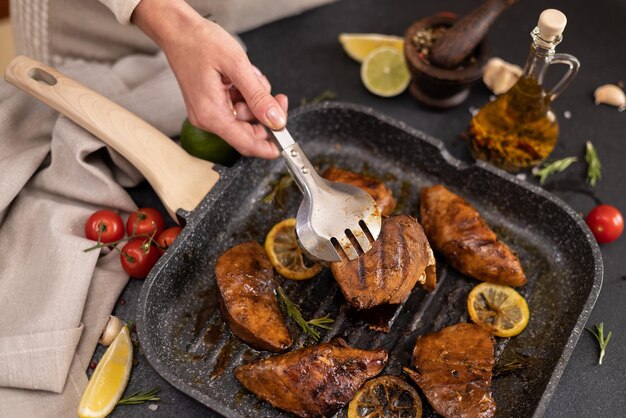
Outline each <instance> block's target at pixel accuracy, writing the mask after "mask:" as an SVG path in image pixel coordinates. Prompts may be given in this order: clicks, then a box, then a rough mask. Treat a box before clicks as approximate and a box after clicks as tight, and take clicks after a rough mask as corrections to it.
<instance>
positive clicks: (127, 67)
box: [0, 54, 186, 418]
mask: <svg viewBox="0 0 626 418" xmlns="http://www.w3.org/2000/svg"><path fill="white" fill-rule="evenodd" d="M59 70H61V71H62V72H64V73H66V74H67V75H69V76H70V77H72V78H75V79H77V80H79V81H80V82H82V83H83V84H85V85H87V86H88V87H90V88H92V89H94V90H96V91H98V92H100V93H101V94H103V95H104V96H107V97H109V98H111V99H113V100H114V101H116V102H117V103H119V104H120V105H122V106H123V107H125V108H127V109H129V110H130V111H132V112H134V113H136V114H137V115H138V116H139V117H141V118H143V119H144V120H146V121H148V122H149V123H151V124H152V125H154V126H155V127H156V128H157V129H159V130H160V131H161V132H163V133H165V134H166V135H170V136H172V135H175V134H177V133H178V132H180V127H181V124H182V121H183V120H184V118H185V116H186V113H185V107H184V102H183V99H182V96H181V94H180V90H179V88H178V85H177V83H176V80H175V78H174V76H173V74H172V73H171V71H170V69H169V66H168V65H167V62H166V60H165V57H164V56H163V55H162V54H159V55H156V56H139V55H135V56H129V57H127V58H124V59H122V60H120V61H118V62H117V63H116V64H115V65H113V66H106V65H100V64H93V63H86V62H80V61H76V62H72V63H68V64H66V65H64V66H63V67H61V68H59ZM141 180H142V176H141V175H140V174H139V173H138V172H137V171H136V170H135V169H134V168H133V167H132V166H131V165H130V164H129V163H128V162H127V161H126V160H125V159H124V158H122V157H121V156H120V155H118V154H117V153H116V152H114V151H112V150H111V149H108V148H107V147H106V146H105V145H104V143H102V142H101V141H100V140H98V139H97V138H95V137H93V136H92V135H91V134H89V133H88V132H86V131H85V130H83V129H82V128H80V127H79V126H77V125H76V124H74V123H73V122H71V121H70V120H69V119H67V118H65V117H61V116H59V114H58V113H56V112H55V111H54V110H52V109H50V108H49V107H48V106H46V105H43V104H41V103H39V102H38V101H36V100H35V99H32V98H31V97H30V96H28V95H27V94H26V93H23V92H20V91H18V89H16V88H14V87H13V86H10V85H8V84H7V83H5V82H0V417H2V418H4V417H7V418H8V417H10V418H13V417H40V416H41V417H44V416H45V417H51V416H54V417H70V416H76V407H77V405H78V402H79V399H80V397H81V396H82V392H83V390H84V389H85V387H86V384H87V377H86V374H85V370H86V369H87V367H88V365H89V362H90V360H91V356H92V355H93V352H94V350H95V347H96V344H97V341H98V339H99V337H100V334H101V333H102V330H103V328H104V326H105V325H106V323H107V321H108V315H109V314H110V312H111V311H112V310H113V307H114V304H115V302H116V300H117V298H118V297H119V295H120V293H121V291H122V290H123V288H124V286H125V284H126V283H127V281H128V276H127V275H126V273H125V272H124V271H123V270H122V268H121V265H120V261H119V254H117V253H116V252H109V253H107V254H104V253H102V254H101V253H100V251H98V250H96V251H91V252H87V253H85V252H83V249H85V248H87V247H90V246H91V245H93V242H91V241H89V240H87V239H86V238H85V237H84V225H85V222H86V220H87V218H88V217H89V215H90V214H91V213H92V212H94V211H96V210H98V209H102V208H110V209H113V210H116V211H119V212H120V214H121V215H122V217H123V218H124V219H125V218H126V217H127V215H128V213H129V212H130V211H132V210H133V209H134V208H135V204H134V203H133V201H132V199H131V198H130V196H129V195H128V194H127V193H126V191H125V190H124V187H131V186H134V185H136V184H138V183H139V182H140V181H141ZM105 252H106V250H105Z"/></svg>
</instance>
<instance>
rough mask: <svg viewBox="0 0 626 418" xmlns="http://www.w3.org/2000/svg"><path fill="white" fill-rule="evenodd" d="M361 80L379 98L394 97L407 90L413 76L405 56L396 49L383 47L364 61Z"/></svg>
mask: <svg viewBox="0 0 626 418" xmlns="http://www.w3.org/2000/svg"><path fill="white" fill-rule="evenodd" d="M361 80H362V81H363V84H365V87H366V88H367V89H368V90H369V91H370V92H372V93H374V94H376V95H377V96H382V97H392V96H397V95H398V94H400V93H402V92H403V91H404V90H405V89H406V88H407V86H408V85H409V82H410V81H411V74H410V73H409V69H408V68H407V66H406V62H405V60H404V54H402V53H401V52H399V51H398V50H397V49H395V48H391V47H388V46H382V47H380V48H376V49H375V50H373V51H372V52H370V53H369V54H368V55H367V57H365V59H364V60H363V64H361Z"/></svg>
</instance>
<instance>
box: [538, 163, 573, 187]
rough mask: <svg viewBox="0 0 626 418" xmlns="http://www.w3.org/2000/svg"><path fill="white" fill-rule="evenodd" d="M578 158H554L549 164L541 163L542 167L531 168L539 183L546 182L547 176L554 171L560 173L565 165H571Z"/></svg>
mask: <svg viewBox="0 0 626 418" xmlns="http://www.w3.org/2000/svg"><path fill="white" fill-rule="evenodd" d="M576 160H578V158H576V157H566V158H562V159H560V160H556V161H554V162H552V163H550V164H545V163H544V164H543V167H541V168H540V167H539V166H537V167H535V168H533V174H534V175H535V176H537V177H539V184H543V183H545V182H546V180H547V179H548V177H550V176H551V175H553V174H555V173H560V172H561V171H564V170H565V169H566V168H567V167H569V166H570V165H572V163H574V162H575V161H576Z"/></svg>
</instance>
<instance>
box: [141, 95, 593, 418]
mask: <svg viewBox="0 0 626 418" xmlns="http://www.w3.org/2000/svg"><path fill="white" fill-rule="evenodd" d="M291 116H292V119H290V123H289V126H290V131H291V132H292V134H293V135H294V136H297V137H298V138H299V139H300V138H302V140H301V142H302V146H303V148H304V150H305V151H306V153H307V155H309V157H310V158H311V160H312V162H313V163H314V164H316V165H317V166H318V168H319V169H320V170H321V171H324V170H325V169H327V168H329V167H331V166H335V167H341V168H345V169H349V170H352V171H355V172H360V173H364V174H368V175H370V176H373V177H375V178H378V179H379V180H382V181H383V182H384V183H385V184H386V185H387V186H388V187H389V188H391V190H392V192H393V194H394V196H395V197H396V198H397V199H398V207H397V209H396V212H397V213H404V214H409V215H412V216H414V217H417V215H418V213H419V190H420V189H421V188H423V187H425V186H430V185H433V184H437V183H442V184H444V185H446V186H447V187H448V188H450V189H451V190H452V191H454V192H456V193H458V194H460V195H461V196H462V197H463V198H465V199H467V200H468V201H469V202H470V203H471V204H472V205H474V206H475V207H476V208H477V209H478V211H479V212H480V213H481V215H482V216H483V217H484V218H485V220H486V221H487V223H488V224H489V225H490V226H491V227H492V228H493V229H494V231H495V232H496V234H497V235H498V237H499V238H500V239H502V240H503V241H504V242H506V243H507V244H508V245H509V246H510V247H511V248H512V249H513V250H514V251H515V252H516V253H517V255H518V256H519V258H520V261H521V263H522V266H523V267H524V271H525V273H526V275H527V278H528V284H526V285H525V286H524V287H523V288H521V289H520V293H521V294H522V296H524V297H525V298H526V300H528V302H529V305H530V310H531V312H532V314H531V319H530V322H529V325H528V327H527V329H526V330H525V331H524V333H523V334H521V335H520V336H518V337H516V338H513V339H509V340H503V339H501V340H498V341H497V342H496V345H495V356H496V365H495V370H494V374H495V376H494V379H493V386H492V388H493V396H494V398H495V400H496V402H497V405H498V415H499V416H532V415H533V414H534V415H535V416H540V415H541V414H542V412H543V411H544V410H545V407H546V406H547V402H548V399H549V397H550V395H551V393H552V391H553V387H554V384H555V383H556V381H558V377H559V376H560V373H561V372H562V370H563V368H564V365H565V361H561V362H560V363H559V361H560V359H564V360H567V358H568V357H569V354H570V353H571V350H572V349H573V345H574V343H575V341H576V339H577V337H578V335H579V333H580V327H577V328H575V326H576V325H577V324H579V325H580V323H581V322H582V323H584V321H585V320H586V318H587V316H588V313H589V309H590V306H592V304H593V302H594V301H595V298H596V296H597V292H598V290H599V285H600V282H601V274H602V270H601V262H600V258H599V253H598V251H597V246H596V245H595V244H594V243H593V239H592V238H591V237H589V236H588V234H587V233H586V229H584V228H583V226H582V225H581V222H580V220H579V219H578V218H577V217H576V215H575V213H574V212H573V211H572V210H571V209H570V208H569V207H567V206H564V204H563V203H562V202H561V201H559V200H556V199H554V198H553V197H551V196H550V195H547V194H546V193H545V192H543V191H541V190H540V189H538V188H534V187H531V186H528V185H522V184H521V183H519V182H518V181H516V180H512V178H510V177H502V176H501V175H500V174H498V173H494V172H493V171H491V170H488V169H485V168H482V167H481V166H473V165H472V166H465V165H463V164H461V163H458V162H456V161H454V160H453V159H452V158H450V157H449V156H448V155H447V153H445V151H442V150H441V148H440V145H438V143H437V142H436V141H434V140H432V139H430V138H428V137H426V136H425V135H423V134H422V133H420V132H417V131H414V130H411V129H409V128H407V127H405V126H404V125H401V124H398V123H397V122H393V121H389V120H388V119H387V118H385V117H383V116H380V115H378V114H376V113H375V112H372V111H368V110H363V109H361V108H356V107H354V106H350V105H343V104H325V105H321V106H316V107H313V108H310V109H303V110H299V111H296V112H294V113H292V115H291ZM284 173H285V169H284V166H283V165H282V163H281V162H280V161H261V160H244V161H241V162H240V163H239V164H238V165H236V166H235V167H234V168H232V169H230V171H229V172H225V173H223V176H222V179H221V180H220V183H218V185H217V186H216V188H215V189H214V190H213V191H212V192H211V193H210V194H209V195H208V196H207V198H206V199H205V201H204V202H203V203H202V204H201V205H200V207H199V208H198V209H196V210H195V212H194V213H193V214H188V216H187V217H188V225H187V227H186V228H185V230H186V231H183V234H182V235H181V237H182V238H183V239H182V240H179V244H178V245H177V246H176V247H175V248H174V251H172V252H171V253H169V254H166V256H165V257H166V258H165V259H162V262H161V263H160V264H159V265H158V268H157V269H156V271H155V272H153V275H152V276H151V277H150V278H149V279H148V282H147V283H146V284H145V285H144V287H143V289H142V295H141V299H140V308H139V315H138V316H139V318H138V319H139V333H140V338H141V342H142V347H143V348H144V351H145V352H146V356H147V357H148V360H149V361H150V363H151V364H152V365H153V366H154V367H155V369H156V370H157V371H158V372H159V373H160V374H161V375H162V376H164V377H165V378H166V379H167V380H168V381H169V382H170V383H172V384H173V385H174V386H176V387H178V388H179V389H180V390H182V391H184V392H185V393H188V394H189V395H191V396H193V397H194V398H196V399H197V400H199V401H200V402H202V403H204V404H205V405H207V406H208V407H210V408H213V409H214V410H216V411H217V412H219V413H221V414H222V415H225V416H228V417H244V416H272V417H287V416H289V415H288V414H287V413H285V412H282V411H280V410H278V409H275V408H272V407H271V406H270V405H269V404H267V403H265V402H262V401H259V400H258V399H257V398H256V397H255V396H254V395H253V394H252V393H250V392H248V391H246V390H244V389H243V387H242V386H241V385H240V384H239V382H237V380H236V379H235V377H234V370H235V369H236V368H237V367H238V366H240V365H242V364H245V363H249V362H251V361H253V360H256V359H260V358H265V357H268V356H269V353H267V352H260V351H255V350H253V349H251V348H250V347H248V346H247V345H246V344H245V343H242V342H241V341H239V340H238V339H236V338H235V337H233V336H232V334H231V333H230V331H229V330H228V327H227V326H226V325H225V324H224V323H223V321H222V319H221V317H220V314H219V309H218V305H217V298H216V294H215V292H216V285H215V276H214V271H213V269H214V266H215V263H216V260H217V257H218V256H219V255H220V254H221V253H223V252H224V251H226V250H228V249H229V248H231V247H233V246H235V245H236V244H240V243H242V242H246V241H251V240H252V241H257V242H259V243H262V242H263V240H264V238H265V234H266V233H267V232H268V230H269V228H271V226H272V225H274V224H275V223H277V222H279V221H281V220H283V219H285V218H288V217H293V216H294V214H295V213H296V210H297V207H298V204H299V201H300V200H299V199H300V196H299V192H298V191H297V190H296V189H295V187H294V188H287V189H284V190H283V191H282V193H281V194H282V195H283V201H282V202H281V203H282V205H283V206H282V207H281V206H280V205H279V204H275V203H268V202H265V201H264V199H263V198H264V197H265V196H266V195H267V194H268V193H269V192H270V191H271V190H272V186H273V185H274V184H275V183H276V182H277V181H279V180H280V178H281V176H282V175H283V174H284ZM503 191H505V192H503ZM520 201H523V202H524V205H523V206H522V205H519V202H520ZM537 213H542V216H541V217H540V218H539V217H537V216H536V214H537ZM437 282H438V285H437V288H436V289H435V290H434V291H433V292H430V293H427V292H426V291H424V290H423V289H421V288H420V287H419V286H416V287H415V288H414V289H413V290H412V292H411V294H410V295H409V297H408V299H407V300H406V302H405V303H404V304H403V305H396V306H393V307H387V308H386V309H387V310H388V312H385V315H384V316H383V315H381V316H379V318H380V317H383V318H384V319H385V321H383V323H384V324H383V325H388V326H389V328H390V331H389V332H388V333H383V332H378V331H376V330H373V329H370V327H369V326H368V322H370V317H371V315H372V314H371V313H370V316H369V317H368V316H367V315H363V314H360V313H356V312H355V311H354V310H353V309H352V308H350V307H349V305H348V304H347V303H346V302H345V300H344V297H343V295H342V294H341V291H340V290H339V289H338V286H337V284H336V282H335V280H334V279H333V277H332V275H331V273H330V271H329V270H328V269H324V270H323V271H322V273H320V274H319V275H318V276H316V277H314V278H313V279H311V280H307V281H300V282H299V281H291V280H281V286H282V287H283V289H285V292H286V294H287V296H288V297H289V298H290V299H291V300H292V301H293V302H295V303H296V304H297V305H298V306H299V308H300V310H301V312H302V314H303V316H304V317H305V318H316V317H319V316H324V315H329V316H330V317H331V318H333V319H334V320H335V322H334V323H333V324H332V329H331V330H329V331H326V332H322V333H321V335H322V338H321V341H322V342H324V341H329V340H330V339H331V338H332V337H334V336H341V337H343V338H344V339H345V340H346V342H347V343H348V344H349V345H350V346H352V347H356V348H363V349H378V348H383V349H385V350H387V351H388V352H389V361H388V363H387V365H386V367H385V369H384V370H383V371H382V374H394V375H401V373H402V372H401V369H402V367H406V366H409V365H410V363H411V353H412V350H413V346H414V344H415V340H416V338H417V336H419V335H425V334H427V333H429V332H433V331H438V330H440V329H442V328H444V327H446V326H449V325H453V324H456V323H458V322H466V321H468V320H469V319H468V316H467V310H466V307H465V304H466V298H467V295H468V293H469V291H470V290H471V289H472V288H473V287H474V286H475V285H476V284H477V283H478V282H477V281H475V280H473V279H470V278H468V277H467V276H464V275H462V274H460V273H458V272H457V271H456V270H454V269H452V268H451V267H449V266H448V265H447V264H446V263H445V261H444V260H443V259H440V258H438V259H437ZM376 316H378V315H376ZM287 323H288V326H289V328H290V333H291V335H292V336H293V338H294V344H293V347H292V348H291V349H292V350H293V349H297V348H299V347H302V346H308V345H311V344H313V343H314V341H313V340H312V339H311V338H310V337H308V336H306V335H303V333H302V332H301V330H300V328H299V327H297V325H295V324H294V323H293V322H292V321H290V320H287ZM512 364H514V365H515V367H512V366H511V365H512ZM507 365H508V366H507ZM519 365H521V366H520V367H518V366H519ZM549 382H551V384H550V385H549V384H548V383H549ZM424 404H425V416H432V414H433V412H432V410H430V409H429V406H427V403H426V402H425V403H424Z"/></svg>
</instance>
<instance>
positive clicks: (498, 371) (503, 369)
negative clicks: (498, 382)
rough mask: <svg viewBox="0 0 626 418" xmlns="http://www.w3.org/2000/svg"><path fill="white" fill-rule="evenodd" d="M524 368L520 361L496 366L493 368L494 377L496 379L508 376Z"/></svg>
mask: <svg viewBox="0 0 626 418" xmlns="http://www.w3.org/2000/svg"><path fill="white" fill-rule="evenodd" d="M524 367H526V366H525V365H524V364H523V363H522V362H520V361H518V360H513V361H511V362H508V363H506V364H503V365H498V364H496V366H495V367H494V368H493V376H494V377H495V376H500V375H503V374H507V373H510V372H513V371H515V370H519V369H523V368H524Z"/></svg>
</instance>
